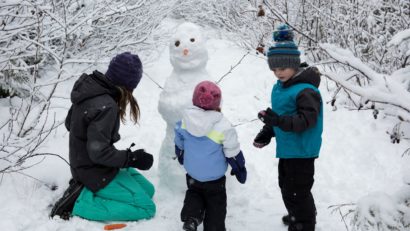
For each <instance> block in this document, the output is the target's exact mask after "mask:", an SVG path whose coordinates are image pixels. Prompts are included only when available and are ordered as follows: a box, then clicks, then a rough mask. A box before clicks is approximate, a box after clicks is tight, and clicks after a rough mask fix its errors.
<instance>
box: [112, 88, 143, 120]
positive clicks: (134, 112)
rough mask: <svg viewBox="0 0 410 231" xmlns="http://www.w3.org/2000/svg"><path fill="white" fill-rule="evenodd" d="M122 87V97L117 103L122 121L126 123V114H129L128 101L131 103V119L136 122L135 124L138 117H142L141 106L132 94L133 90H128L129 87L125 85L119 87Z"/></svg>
mask: <svg viewBox="0 0 410 231" xmlns="http://www.w3.org/2000/svg"><path fill="white" fill-rule="evenodd" d="M118 88H119V89H120V92H121V94H120V97H119V98H118V101H117V104H118V108H119V109H120V110H119V113H120V118H121V121H122V123H125V115H126V114H127V112H126V109H127V105H128V103H129V104H130V118H131V121H133V122H134V124H136V123H138V119H139V117H140V107H139V105H138V102H137V100H136V99H135V98H134V96H133V95H132V92H130V91H128V90H127V89H125V88H123V87H118Z"/></svg>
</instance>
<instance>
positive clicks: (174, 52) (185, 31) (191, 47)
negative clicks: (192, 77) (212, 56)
mask: <svg viewBox="0 0 410 231" xmlns="http://www.w3.org/2000/svg"><path fill="white" fill-rule="evenodd" d="M205 43H206V41H205V37H204V36H203V34H202V32H201V28H200V27H199V26H197V25H195V24H193V23H190V22H185V23H182V24H181V25H179V26H178V28H177V31H176V33H175V34H174V36H172V39H171V42H170V44H169V54H170V60H171V64H172V66H174V68H175V69H177V70H192V69H198V68H205V66H206V63H207V62H208V50H207V49H206V45H205Z"/></svg>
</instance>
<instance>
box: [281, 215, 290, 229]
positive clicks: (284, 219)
mask: <svg viewBox="0 0 410 231" xmlns="http://www.w3.org/2000/svg"><path fill="white" fill-rule="evenodd" d="M282 222H283V224H284V225H287V226H289V224H290V216H289V214H288V215H285V216H283V217H282Z"/></svg>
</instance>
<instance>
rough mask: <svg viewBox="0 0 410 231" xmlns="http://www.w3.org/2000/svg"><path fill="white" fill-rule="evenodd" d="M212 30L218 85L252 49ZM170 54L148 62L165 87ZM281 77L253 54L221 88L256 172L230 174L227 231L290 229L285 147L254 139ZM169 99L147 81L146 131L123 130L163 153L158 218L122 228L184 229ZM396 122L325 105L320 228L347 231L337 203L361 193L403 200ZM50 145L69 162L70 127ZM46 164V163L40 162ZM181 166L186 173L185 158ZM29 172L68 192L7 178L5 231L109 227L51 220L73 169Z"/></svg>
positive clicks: (65, 90)
mask: <svg viewBox="0 0 410 231" xmlns="http://www.w3.org/2000/svg"><path fill="white" fill-rule="evenodd" d="M210 34H211V35H210V39H209V40H208V41H207V43H206V47H207V50H208V54H209V60H208V63H207V67H206V71H207V72H208V73H209V75H210V76H212V78H213V79H219V78H220V77H221V76H223V75H224V74H225V73H227V72H228V71H229V70H230V67H231V66H233V65H235V64H236V63H237V62H238V60H239V59H240V58H241V57H242V56H243V55H244V54H246V51H244V50H242V49H240V48H238V47H237V46H236V45H235V43H234V42H233V41H227V40H223V39H219V38H218V37H217V36H216V35H215V34H212V33H211V32H210ZM160 49H163V50H164V52H163V53H162V55H161V56H160V57H159V58H158V59H157V60H156V61H155V63H153V64H152V65H147V66H146V67H145V68H144V71H145V72H146V73H147V74H148V75H149V76H150V77H151V78H153V79H154V80H155V81H156V82H158V83H159V84H160V85H161V86H164V85H165V81H166V77H167V76H169V75H170V73H171V72H172V71H173V66H172V65H171V64H170V61H169V60H170V57H169V55H170V54H169V52H168V51H167V49H166V47H163V48H160ZM104 68H106V67H104V66H101V68H99V69H100V70H101V71H105V69H104ZM275 81H276V79H275V77H274V75H273V73H271V72H270V71H269V68H268V66H267V64H266V60H265V59H264V57H263V56H261V55H259V56H257V55H254V54H250V55H247V56H246V57H245V58H244V59H243V60H242V62H241V64H240V65H238V66H237V67H236V68H235V69H233V70H232V73H231V74H229V75H228V76H227V77H225V78H224V79H223V80H222V81H221V82H220V84H219V85H220V87H221V89H222V97H223V104H222V112H223V113H224V114H225V116H226V117H227V118H228V119H229V120H230V121H231V122H232V123H233V124H235V125H237V126H236V129H237V131H238V136H239V141H240V143H241V149H242V151H243V153H244V155H245V158H246V164H247V169H248V179H247V182H246V184H244V185H241V184H239V183H238V182H237V181H236V179H235V177H231V176H229V174H227V194H228V207H227V210H228V214H227V218H226V226H227V230H230V231H233V230H235V231H238V230H258V231H268V230H276V231H285V230H287V228H286V227H285V226H284V225H282V224H281V217H282V216H283V215H284V214H285V207H284V205H283V202H282V199H281V194H280V190H279V188H278V180H277V165H278V160H277V159H275V158H274V154H275V153H274V150H275V142H274V141H273V142H272V143H271V144H270V145H269V146H268V147H265V148H263V149H256V148H254V147H253V146H252V141H253V138H254V137H255V135H256V134H257V133H258V131H259V129H261V128H262V123H261V122H260V121H258V120H256V115H257V112H258V111H260V110H262V109H265V108H266V107H268V106H269V105H270V104H269V98H270V90H271V87H272V85H273V83H274V82H275ZM325 82H326V81H325V80H324V79H323V81H322V85H321V88H320V90H321V92H322V97H323V101H324V102H329V101H330V100H331V98H332V95H331V93H329V92H327V90H326V83H325ZM72 84H73V80H71V81H65V82H62V83H61V85H60V87H59V89H58V95H62V96H66V97H67V96H69V93H70V90H71V87H72ZM160 93H161V89H160V88H159V87H158V86H157V84H155V83H154V82H153V81H151V80H150V79H149V78H146V76H144V78H143V79H142V80H141V82H140V85H139V86H138V88H137V89H136V90H135V92H134V94H135V96H136V98H137V100H138V103H139V105H140V108H141V120H140V122H139V124H138V125H133V124H132V123H131V122H129V123H127V124H126V125H123V126H122V127H121V129H120V134H121V136H122V139H121V141H119V142H118V144H116V146H117V147H118V148H127V147H129V144H130V143H131V142H135V143H136V147H135V148H145V149H146V151H148V152H150V153H152V154H153V155H154V158H155V161H156V162H155V163H154V167H153V168H152V169H151V170H149V171H146V172H143V174H144V175H145V176H146V177H147V178H148V179H149V180H150V181H152V182H153V183H154V185H155V186H156V195H155V196H154V201H155V203H156V205H157V214H156V216H155V217H154V218H153V219H151V220H143V221H138V222H127V227H126V228H124V229H122V230H158V231H159V230H167V231H173V230H175V231H176V230H181V226H182V223H181V222H180V218H179V217H180V215H179V214H180V210H181V208H182V205H183V199H184V195H185V192H184V190H183V189H178V190H174V191H170V190H168V189H167V188H165V187H164V186H161V185H160V184H159V180H160V177H159V172H160V170H159V169H158V159H159V156H158V155H159V154H158V153H159V151H160V147H161V144H162V142H163V140H164V137H165V135H166V122H165V121H164V120H163V119H162V117H161V115H160V114H159V113H158V109H157V106H158V101H159V97H160ZM53 103H56V104H58V105H65V107H66V108H68V107H69V105H70V102H69V100H64V99H55V100H54V101H53ZM6 106H7V99H6V100H5V99H3V100H1V101H0V107H1V110H2V111H3V110H4V108H5V107H6ZM57 111H58V114H57V116H58V119H64V117H65V115H66V112H67V110H66V109H64V108H61V109H58V110H57ZM2 114H3V113H2ZM5 119H7V118H3V115H0V120H2V121H3V120H5ZM391 124H392V121H390V119H389V117H386V118H383V119H377V120H375V119H374V118H373V116H372V114H371V112H370V111H357V112H352V111H348V110H347V109H344V108H342V107H339V109H338V110H337V111H333V108H332V106H331V105H330V104H326V103H324V133H323V145H322V149H321V153H320V157H319V159H318V160H317V161H316V170H315V184H314V186H313V195H314V197H315V201H316V207H317V210H318V217H317V230H318V231H325V230H329V228H330V227H331V230H332V231H345V230H346V228H345V225H344V223H343V222H342V221H341V217H340V215H339V214H337V213H332V211H331V210H330V209H329V208H328V207H329V206H331V205H338V204H344V203H357V202H358V200H359V198H361V197H364V196H366V195H368V194H370V195H374V194H372V193H373V192H385V194H379V195H381V196H378V197H377V200H378V201H379V202H380V204H381V206H383V208H390V207H389V206H392V205H391V204H392V203H393V202H392V199H391V198H390V197H391V196H393V195H395V193H396V192H398V191H399V189H402V188H403V187H405V186H406V185H405V184H404V182H403V180H404V179H407V180H408V179H410V175H407V178H406V177H404V176H403V172H405V171H408V166H409V165H408V163H409V158H408V157H407V158H406V156H405V157H402V154H403V152H404V151H405V150H406V149H407V148H408V146H409V144H408V141H406V140H403V142H400V143H399V144H392V143H391V142H390V140H389V136H388V135H387V134H386V131H388V130H390V129H391ZM43 149H44V150H46V151H47V152H52V153H60V154H61V155H62V156H63V157H64V158H65V159H68V133H67V131H65V129H64V127H63V126H61V127H60V128H59V129H57V131H55V132H53V134H52V138H51V139H50V140H49V142H48V143H47V146H46V147H44V148H43ZM39 160H40V158H38V159H36V160H35V161H39ZM33 161H34V160H33ZM405 163H407V164H405ZM174 164H175V166H178V167H179V168H181V171H183V169H182V167H180V166H179V164H178V163H177V161H176V160H175V163H174ZM401 166H403V167H404V168H403V169H402V168H401ZM24 173H25V174H28V175H30V176H32V177H35V178H37V179H38V180H41V181H42V182H46V183H47V184H56V185H58V186H59V188H58V189H57V190H56V191H51V190H50V189H49V188H47V187H46V186H45V185H44V184H43V183H41V182H39V181H37V180H33V179H32V178H29V177H27V176H24V175H21V174H17V173H13V174H8V175H4V176H3V177H2V178H0V180H1V184H0V195H1V196H0V204H1V205H2V206H1V207H0V217H1V219H0V227H1V229H2V230H8V231H20V230H33V231H36V230H41V231H48V230H49V231H55V230H61V231H65V230H67V231H68V230H89V231H93V230H102V229H103V226H104V225H105V224H106V223H101V222H93V221H87V220H83V219H81V218H78V217H74V218H72V219H71V220H69V221H63V220H61V219H59V218H55V219H53V220H51V219H49V218H48V213H49V211H50V207H49V205H50V204H52V203H53V202H55V201H56V200H57V199H58V198H59V197H60V196H61V194H62V192H63V191H64V189H65V188H66V187H67V184H68V180H69V178H70V171H69V168H68V166H67V164H66V163H64V162H63V161H61V160H60V159H57V158H54V157H47V158H46V159H45V160H44V161H43V162H42V163H41V164H39V165H35V166H33V167H32V168H30V169H27V170H25V171H24ZM408 174H410V173H408ZM177 181H178V182H175V185H179V184H184V181H185V178H183V177H181V178H180V179H177ZM406 182H409V181H406ZM170 186H171V187H172V185H170ZM407 192H408V191H407ZM407 195H409V194H408V193H407ZM373 198H374V197H373ZM359 202H361V203H360V205H362V204H365V205H369V204H370V202H371V201H366V200H361V201H359ZM389 204H390V205H389ZM363 206H364V205H363ZM360 208H363V207H360ZM386 214H388V213H386ZM384 215H385V214H384ZM107 223H109V222H107ZM199 230H202V228H201V227H200V229H199Z"/></svg>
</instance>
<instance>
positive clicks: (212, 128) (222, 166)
mask: <svg viewBox="0 0 410 231" xmlns="http://www.w3.org/2000/svg"><path fill="white" fill-rule="evenodd" d="M221 96H222V95H221V90H220V89H219V87H218V86H217V85H216V84H214V83H212V82H209V81H203V82H201V83H199V84H198V85H197V86H196V87H195V90H194V94H193V99H192V102H193V106H192V107H189V108H187V109H185V110H184V112H183V116H182V120H181V121H179V122H178V123H177V124H176V127H175V153H176V155H177V157H178V161H179V163H180V164H183V165H184V168H185V170H186V171H187V174H186V180H187V186H188V190H187V191H186V195H185V200H184V206H183V208H182V211H181V220H182V221H183V222H184V225H183V229H184V230H190V231H193V230H197V226H198V225H199V224H200V223H201V222H202V221H203V222H204V230H205V231H224V230H225V217H226V189H225V172H226V170H227V167H228V163H229V164H230V165H231V167H232V171H231V175H235V176H236V178H237V179H238V181H239V182H240V183H242V184H243V183H245V181H246V175H247V172H246V168H245V159H244V156H243V154H242V152H241V150H240V147H239V143H238V138H237V133H236V131H235V128H234V127H233V126H232V125H231V123H230V122H229V121H228V120H227V119H226V118H225V117H224V116H223V114H222V113H221V112H220V103H221Z"/></svg>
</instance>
